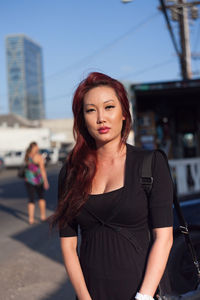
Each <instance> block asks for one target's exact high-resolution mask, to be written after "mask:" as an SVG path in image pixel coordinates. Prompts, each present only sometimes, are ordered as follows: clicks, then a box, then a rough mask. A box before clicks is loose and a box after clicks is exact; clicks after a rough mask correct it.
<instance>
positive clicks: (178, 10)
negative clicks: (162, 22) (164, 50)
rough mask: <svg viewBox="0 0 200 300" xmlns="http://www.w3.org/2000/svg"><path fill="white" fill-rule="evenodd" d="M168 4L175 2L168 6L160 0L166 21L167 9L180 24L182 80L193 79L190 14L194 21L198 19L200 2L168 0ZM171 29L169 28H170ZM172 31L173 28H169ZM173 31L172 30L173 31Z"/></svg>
mask: <svg viewBox="0 0 200 300" xmlns="http://www.w3.org/2000/svg"><path fill="white" fill-rule="evenodd" d="M166 1H167V2H173V4H171V5H166V4H165V3H164V0H160V3H161V7H160V9H161V10H162V11H163V13H164V15H165V18H166V21H167V23H168V24H169V20H168V19H167V18H168V16H167V13H166V9H170V11H171V17H172V20H173V21H177V22H178V23H179V35H180V49H181V50H180V51H179V53H178V55H179V60H180V66H181V75H182V78H183V79H185V80H187V79H191V78H192V68H191V50H190V37H189V14H188V13H189V12H190V16H191V18H192V19H197V18H198V8H197V5H199V4H200V1H193V2H188V1H187V0H166ZM168 28H169V26H168ZM169 29H171V28H169ZM171 30H172V29H171Z"/></svg>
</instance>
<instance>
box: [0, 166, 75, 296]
mask: <svg viewBox="0 0 200 300" xmlns="http://www.w3.org/2000/svg"><path fill="white" fill-rule="evenodd" d="M59 168H60V167H59V166H57V167H56V166H55V167H52V166H51V167H49V168H48V178H49V181H50V189H49V190H48V191H47V192H46V199H47V213H48V215H51V213H52V212H53V210H54V208H55V205H56V201H57V200H56V193H57V175H58V172H59ZM36 220H37V221H38V223H37V224H35V225H29V224H28V215H27V198H26V191H25V187H24V182H23V180H22V179H20V178H18V177H17V172H16V170H4V171H3V172H1V173H0V234H1V239H0V249H1V250H0V300H11V299H14V300H27V299H28V300H74V299H75V297H74V292H73V289H72V287H71V285H70V283H69V281H68V279H67V275H66V272H65V269H64V266H63V262H62V256H61V251H60V246H59V238H58V234H57V233H56V232H54V233H50V232H49V227H48V224H46V223H40V221H39V210H38V208H37V209H36Z"/></svg>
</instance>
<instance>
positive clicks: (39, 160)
mask: <svg viewBox="0 0 200 300" xmlns="http://www.w3.org/2000/svg"><path fill="white" fill-rule="evenodd" d="M34 161H35V162H36V163H37V164H38V165H39V167H40V171H41V175H42V178H43V181H44V188H45V189H46V190H47V189H48V188H49V182H48V179H47V173H46V169H45V165H44V158H43V157H42V155H41V154H37V156H36V157H35V159H34Z"/></svg>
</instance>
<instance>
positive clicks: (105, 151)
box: [97, 141, 126, 161]
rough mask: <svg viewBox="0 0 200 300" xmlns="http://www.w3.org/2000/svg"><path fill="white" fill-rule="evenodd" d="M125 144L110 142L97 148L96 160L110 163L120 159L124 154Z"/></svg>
mask: <svg viewBox="0 0 200 300" xmlns="http://www.w3.org/2000/svg"><path fill="white" fill-rule="evenodd" d="M125 146H126V144H124V143H123V144H120V143H119V142H114V141H113V142H110V143H106V144H104V145H101V146H99V147H97V160H99V161H102V160H103V161H111V160H115V159H118V158H120V157H121V156H123V155H124V154H125V153H126V147H125Z"/></svg>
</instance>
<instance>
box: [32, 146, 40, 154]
mask: <svg viewBox="0 0 200 300" xmlns="http://www.w3.org/2000/svg"><path fill="white" fill-rule="evenodd" d="M38 151H39V148H38V145H34V146H33V148H32V151H31V152H32V153H34V154H36V153H38Z"/></svg>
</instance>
